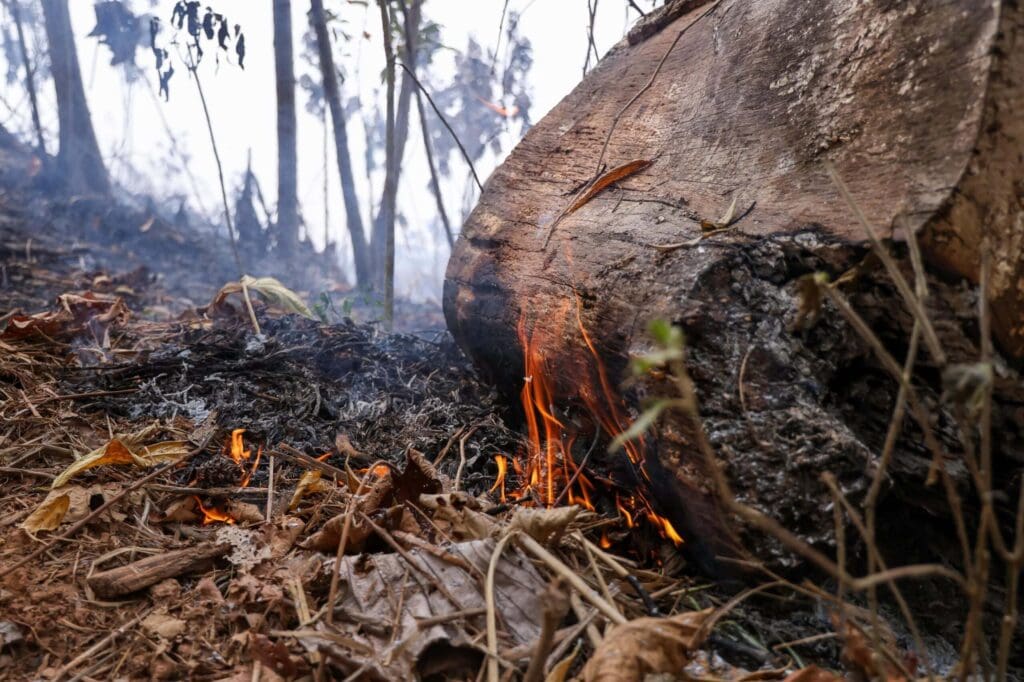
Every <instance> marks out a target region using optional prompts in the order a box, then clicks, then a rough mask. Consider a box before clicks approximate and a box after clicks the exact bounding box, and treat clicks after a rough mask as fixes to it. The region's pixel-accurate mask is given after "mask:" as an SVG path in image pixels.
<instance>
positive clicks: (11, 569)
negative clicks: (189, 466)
mask: <svg viewBox="0 0 1024 682" xmlns="http://www.w3.org/2000/svg"><path fill="white" fill-rule="evenodd" d="M211 437H212V434H211V436H207V438H206V440H204V441H203V444H202V445H200V446H198V447H197V448H195V449H194V450H191V451H189V452H188V454H186V455H185V456H184V457H182V458H181V459H180V460H178V461H177V462H174V463H170V464H166V465H164V466H162V467H158V468H157V469H156V470H154V471H153V472H152V473H150V474H147V475H145V476H143V477H142V478H140V479H139V480H137V481H135V483H132V484H131V485H130V486H128V487H127V488H125V489H124V490H122V491H121V492H119V493H118V494H117V495H114V496H113V497H111V498H110V499H109V500H107V501H106V502H104V503H103V504H101V505H100V506H99V507H97V508H96V509H95V510H93V511H92V512H90V513H89V514H88V515H86V516H85V517H84V518H83V519H82V520H81V521H79V522H78V523H76V524H75V525H73V526H71V527H70V528H68V529H67V530H66V531H64V532H63V533H61V534H60V535H58V536H57V537H55V538H51V539H50V540H49V542H46V543H43V544H42V545H40V546H39V547H37V548H36V549H35V550H34V551H32V552H31V553H30V554H28V555H26V556H24V557H22V558H21V559H20V560H18V561H16V562H15V563H13V564H11V565H10V566H7V567H5V568H3V569H0V578H3V577H4V576H6V575H9V574H11V573H13V572H14V571H16V570H17V569H19V568H21V567H22V566H24V565H25V564H27V563H28V562H30V561H32V560H33V559H35V558H36V557H38V556H40V555H41V554H43V553H44V552H47V551H49V550H50V549H52V548H53V547H54V546H55V545H56V544H57V543H59V542H64V541H65V540H67V539H69V538H70V537H71V536H73V535H74V534H75V533H77V532H78V531H80V530H81V529H82V528H84V527H85V526H86V525H87V524H88V523H89V522H91V521H92V520H93V519H95V518H96V517H98V516H99V515H100V514H102V513H103V512H105V511H107V510H108V509H110V508H111V507H112V506H114V505H115V504H117V503H118V502H120V501H121V500H123V499H124V498H125V497H126V496H127V495H129V494H130V493H133V492H135V491H136V490H138V489H139V488H141V487H142V486H144V485H146V484H147V483H149V482H150V481H152V480H153V479H154V478H156V477H157V476H159V475H160V474H163V473H165V472H167V471H170V470H171V469H173V468H174V467H176V466H179V465H181V464H184V463H185V462H187V461H189V460H190V459H192V458H193V457H195V456H196V455H198V454H199V453H200V452H202V451H203V450H204V449H205V448H206V444H207V443H209V442H210V438H211Z"/></svg>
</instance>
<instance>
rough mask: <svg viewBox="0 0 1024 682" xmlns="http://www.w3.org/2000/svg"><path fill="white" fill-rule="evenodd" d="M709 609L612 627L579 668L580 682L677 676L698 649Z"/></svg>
mask: <svg viewBox="0 0 1024 682" xmlns="http://www.w3.org/2000/svg"><path fill="white" fill-rule="evenodd" d="M712 612H713V609H705V610H703V611H688V612H686V613H680V614H678V615H676V616H672V617H671V618H637V619H636V620H631V621H629V622H628V623H624V624H622V625H616V626H615V627H613V628H612V629H611V630H610V631H609V632H608V634H607V636H606V637H605V638H604V640H603V641H602V642H601V644H600V645H598V647H597V649H596V650H595V651H594V655H593V656H591V658H590V660H589V661H587V665H586V666H585V667H584V668H583V680H584V682H642V681H643V679H644V677H645V676H646V675H650V674H656V673H679V672H680V671H682V669H683V668H684V667H685V666H686V664H687V662H688V660H689V656H688V653H689V652H690V651H692V650H693V649H696V648H697V647H698V646H700V645H701V643H702V642H701V641H700V639H698V638H702V637H703V635H704V634H706V633H702V632H701V625H703V624H704V621H705V620H707V619H708V617H709V616H711V614H712Z"/></svg>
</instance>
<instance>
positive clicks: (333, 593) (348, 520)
mask: <svg viewBox="0 0 1024 682" xmlns="http://www.w3.org/2000/svg"><path fill="white" fill-rule="evenodd" d="M378 464H384V465H387V464H388V462H387V461H386V460H383V459H378V460H377V461H376V462H374V463H373V464H371V465H370V468H369V469H367V470H366V472H365V473H364V474H363V477H362V478H360V479H359V486H358V487H357V488H356V491H355V493H353V494H352V497H350V498H349V499H348V504H347V505H345V521H344V523H342V525H341V538H339V539H338V551H337V552H335V554H334V566H333V567H332V568H331V588H330V590H329V591H328V593H327V622H328V623H333V622H334V605H335V604H336V603H337V600H338V580H339V571H340V570H341V557H342V556H343V555H344V554H345V545H346V544H348V531H349V527H350V526H351V525H352V515H353V513H354V512H355V505H356V502H357V501H358V499H359V496H360V495H362V494H363V491H364V490H366V481H367V480H368V479H369V477H370V476H373V470H374V469H376V468H377V465H378ZM346 480H347V479H346Z"/></svg>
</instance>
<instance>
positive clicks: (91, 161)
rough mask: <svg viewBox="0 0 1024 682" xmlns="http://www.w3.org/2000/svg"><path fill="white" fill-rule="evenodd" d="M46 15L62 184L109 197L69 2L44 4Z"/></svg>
mask: <svg viewBox="0 0 1024 682" xmlns="http://www.w3.org/2000/svg"><path fill="white" fill-rule="evenodd" d="M43 13H44V15H45V17H46V39H47V42H48V43H49V51H50V70H51V72H52V73H53V84H54V88H55V89H56V91H57V115H58V118H59V120H60V152H59V153H58V155H57V172H58V174H59V177H60V181H61V182H62V183H63V184H64V186H65V187H66V188H67V190H68V191H71V192H94V193H97V194H109V193H110V179H109V178H108V176H107V169H106V167H105V166H104V165H103V157H102V156H101V155H100V148H99V144H98V143H97V142H96V132H95V131H94V130H93V127H92V119H91V117H90V116H89V105H88V103H87V102H86V99H85V88H84V86H83V85H82V71H81V68H80V67H79V65H78V53H77V51H76V50H75V37H74V33H73V32H72V30H71V15H70V14H69V13H68V2H67V0H43Z"/></svg>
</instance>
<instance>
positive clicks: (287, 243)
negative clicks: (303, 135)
mask: <svg viewBox="0 0 1024 682" xmlns="http://www.w3.org/2000/svg"><path fill="white" fill-rule="evenodd" d="M274 71H275V74H276V80H277V197H278V198H277V240H278V247H280V248H281V249H283V250H284V252H285V253H293V252H294V250H295V247H296V245H297V244H298V241H299V199H298V156H297V152H296V144H297V143H296V128H297V124H296V116H295V62H294V50H293V47H292V3H291V0H274Z"/></svg>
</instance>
